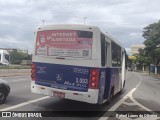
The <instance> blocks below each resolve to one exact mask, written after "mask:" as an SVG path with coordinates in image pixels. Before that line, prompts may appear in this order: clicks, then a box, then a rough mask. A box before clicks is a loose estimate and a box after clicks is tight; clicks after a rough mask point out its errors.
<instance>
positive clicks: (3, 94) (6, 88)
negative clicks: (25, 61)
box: [0, 79, 10, 104]
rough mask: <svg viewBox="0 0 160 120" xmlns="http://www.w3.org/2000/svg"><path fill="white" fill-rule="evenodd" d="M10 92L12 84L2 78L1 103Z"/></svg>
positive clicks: (0, 87) (0, 84)
mask: <svg viewBox="0 0 160 120" xmlns="http://www.w3.org/2000/svg"><path fill="white" fill-rule="evenodd" d="M9 93H10V86H9V84H8V82H7V81H5V80H2V79H0V104H3V103H5V101H6V98H7V96H8V94H9Z"/></svg>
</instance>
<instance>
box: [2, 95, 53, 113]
mask: <svg viewBox="0 0 160 120" xmlns="http://www.w3.org/2000/svg"><path fill="white" fill-rule="evenodd" d="M47 98H50V96H45V97H42V98H38V99H35V100H30V101H27V102H24V103H20V104H18V105H14V106H11V107H7V108H4V109H0V111H8V110H12V109H16V108H19V107H22V106H25V105H28V104H31V103H35V102H38V101H41V100H45V99H47Z"/></svg>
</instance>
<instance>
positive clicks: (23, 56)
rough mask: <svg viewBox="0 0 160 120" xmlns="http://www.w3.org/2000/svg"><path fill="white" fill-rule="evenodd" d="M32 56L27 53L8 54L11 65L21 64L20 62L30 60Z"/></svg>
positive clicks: (14, 52)
mask: <svg viewBox="0 0 160 120" xmlns="http://www.w3.org/2000/svg"><path fill="white" fill-rule="evenodd" d="M31 59H32V56H31V55H29V54H27V53H20V52H16V51H13V52H11V53H10V63H11V64H21V62H22V60H31Z"/></svg>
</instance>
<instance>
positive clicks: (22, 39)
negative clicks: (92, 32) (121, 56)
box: [0, 0, 160, 52]
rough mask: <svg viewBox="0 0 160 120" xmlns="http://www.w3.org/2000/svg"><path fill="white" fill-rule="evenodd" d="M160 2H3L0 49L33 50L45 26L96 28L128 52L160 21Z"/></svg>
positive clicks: (0, 9)
mask: <svg viewBox="0 0 160 120" xmlns="http://www.w3.org/2000/svg"><path fill="white" fill-rule="evenodd" d="M159 5H160V0H0V48H20V49H28V50H29V51H30V52H32V50H33V43H34V31H35V30H36V28H37V27H39V26H42V25H43V22H42V20H45V22H44V24H45V25H46V24H47V25H48V24H64V23H71V24H72V23H75V24H84V17H87V18H86V21H85V22H86V24H91V25H96V26H98V27H99V28H100V29H101V30H102V31H104V32H108V33H110V34H112V35H113V36H114V37H115V38H117V39H118V40H119V41H121V43H122V44H123V45H124V47H125V48H126V49H127V50H128V49H129V48H130V47H131V45H132V44H141V43H143V41H144V39H143V38H142V31H143V28H144V27H146V26H147V25H149V24H151V23H154V22H158V21H159V19H160V7H159Z"/></svg>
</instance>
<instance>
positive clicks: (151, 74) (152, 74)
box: [134, 71, 160, 79]
mask: <svg viewBox="0 0 160 120" xmlns="http://www.w3.org/2000/svg"><path fill="white" fill-rule="evenodd" d="M134 72H139V73H144V74H147V75H149V76H152V77H155V78H158V79H160V74H159V73H157V74H154V73H150V74H149V72H148V71H134Z"/></svg>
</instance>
